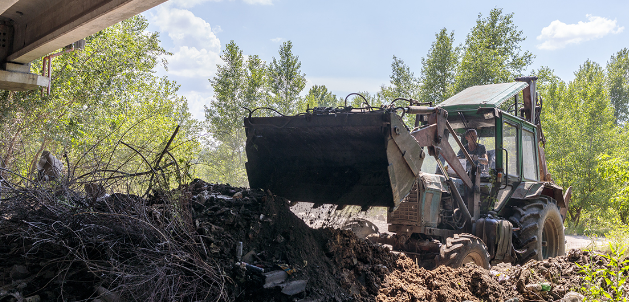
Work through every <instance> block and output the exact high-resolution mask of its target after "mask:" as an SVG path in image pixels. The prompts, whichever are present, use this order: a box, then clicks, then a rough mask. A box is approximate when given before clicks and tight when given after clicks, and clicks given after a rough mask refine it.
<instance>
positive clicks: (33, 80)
mask: <svg viewBox="0 0 629 302" xmlns="http://www.w3.org/2000/svg"><path fill="white" fill-rule="evenodd" d="M165 1H167V0H2V1H0V89H3V90H18V91H20V90H30V89H36V88H38V87H41V86H47V85H48V82H49V81H48V78H47V77H43V76H40V75H37V74H32V73H30V62H32V61H34V60H36V59H38V58H41V57H44V56H47V55H48V54H50V53H51V52H54V51H55V50H57V49H60V48H63V47H65V46H66V45H69V44H72V43H74V42H76V41H78V40H81V39H83V38H85V37H87V36H89V35H92V34H94V33H97V32H98V31H100V30H103V29H105V28H107V27H109V26H111V25H114V24H116V23H118V22H120V21H122V20H125V19H128V18H130V17H132V16H134V15H136V14H139V13H141V12H143V11H145V10H148V9H150V8H152V7H154V6H157V5H159V4H161V3H163V2H165Z"/></svg>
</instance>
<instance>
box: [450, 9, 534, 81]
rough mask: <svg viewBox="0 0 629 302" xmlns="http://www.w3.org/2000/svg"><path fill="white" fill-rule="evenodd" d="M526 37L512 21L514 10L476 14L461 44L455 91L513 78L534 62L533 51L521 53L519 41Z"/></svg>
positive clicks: (498, 10) (494, 10)
mask: <svg viewBox="0 0 629 302" xmlns="http://www.w3.org/2000/svg"><path fill="white" fill-rule="evenodd" d="M525 39H526V38H525V37H524V35H523V33H522V31H521V30H518V28H517V26H516V25H515V24H514V23H513V13H511V14H503V13H502V9H501V8H494V9H492V10H491V11H490V13H489V16H488V17H486V18H483V16H482V14H479V15H478V19H477V20H476V25H475V26H474V27H473V28H472V30H471V31H470V33H469V34H468V35H467V37H466V39H465V45H463V47H462V57H461V62H460V64H459V66H458V68H457V75H456V78H455V83H454V92H455V93H456V92H459V91H462V90H463V89H465V88H467V87H471V86H475V85H484V84H493V83H502V82H510V81H513V79H514V78H515V77H517V76H519V75H521V73H522V72H523V71H524V70H525V69H526V67H527V66H529V65H530V64H531V63H532V62H533V58H534V56H533V54H531V53H530V52H528V51H525V52H521V46H520V43H521V42H522V41H524V40H525Z"/></svg>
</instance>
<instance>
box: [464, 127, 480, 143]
mask: <svg viewBox="0 0 629 302" xmlns="http://www.w3.org/2000/svg"><path fill="white" fill-rule="evenodd" d="M463 137H465V139H466V140H467V142H468V143H470V142H474V143H476V140H477V139H478V133H476V129H467V131H465V135H464V136H463Z"/></svg>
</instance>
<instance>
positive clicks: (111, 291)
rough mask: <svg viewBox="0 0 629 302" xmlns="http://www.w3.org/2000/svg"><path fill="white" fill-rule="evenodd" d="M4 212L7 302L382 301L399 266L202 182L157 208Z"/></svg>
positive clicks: (119, 200) (20, 202) (24, 205)
mask: <svg viewBox="0 0 629 302" xmlns="http://www.w3.org/2000/svg"><path fill="white" fill-rule="evenodd" d="M0 211H1V212H0V213H2V219H0V269H1V272H2V273H0V301H2V302H4V301H12V299H13V300H16V301H19V300H21V299H22V298H24V297H35V296H37V297H38V298H40V299H42V300H44V301H52V300H59V299H61V300H69V301H74V300H90V299H97V298H98V299H101V300H107V299H105V297H115V298H119V299H121V300H143V301H165V300H174V299H176V300H182V301H188V300H205V299H210V300H236V301H282V300H286V301H289V300H290V301H292V300H295V299H305V298H307V299H318V300H321V301H356V300H358V301H362V300H373V298H374V296H375V295H376V294H377V292H378V290H379V284H380V283H381V282H382V279H383V278H384V276H385V275H386V274H388V273H389V272H390V271H389V270H390V269H391V267H393V266H394V264H395V260H396V258H397V256H396V255H394V254H391V253H389V252H388V250H387V249H385V248H383V247H381V246H377V245H374V244H372V243H370V242H367V241H364V240H360V239H358V238H357V237H356V236H355V235H354V234H353V233H352V232H350V231H343V230H334V229H317V230H315V229H311V228H309V227H308V226H307V225H306V224H305V223H304V222H303V221H302V220H300V219H299V218H297V217H296V216H295V215H294V214H293V213H292V212H291V211H290V209H289V207H288V201H287V200H285V199H282V198H279V197H276V196H273V195H272V194H270V192H263V191H261V190H248V189H244V188H235V187H231V186H229V185H223V184H209V183H206V182H203V181H201V180H195V181H194V182H192V183H191V184H190V185H188V186H186V187H182V188H180V189H179V190H175V191H172V192H156V193H155V194H153V195H151V196H149V197H148V198H146V199H144V198H140V197H138V196H133V195H126V194H112V195H109V196H105V197H101V198H98V199H95V200H93V199H90V198H87V197H85V195H84V194H80V193H77V192H71V191H69V190H66V191H63V190H57V191H51V190H41V189H37V190H35V189H33V190H31V189H22V190H20V191H12V192H8V193H5V200H4V201H3V202H2V204H0Z"/></svg>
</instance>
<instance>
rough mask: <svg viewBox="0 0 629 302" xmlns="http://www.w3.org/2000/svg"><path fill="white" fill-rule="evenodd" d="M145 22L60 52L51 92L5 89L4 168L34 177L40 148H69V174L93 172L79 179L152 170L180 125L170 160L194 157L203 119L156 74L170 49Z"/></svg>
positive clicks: (1, 136) (58, 151) (134, 21)
mask: <svg viewBox="0 0 629 302" xmlns="http://www.w3.org/2000/svg"><path fill="white" fill-rule="evenodd" d="M147 26H148V23H147V22H146V20H145V19H144V18H143V17H141V16H138V17H133V18H131V19H128V20H125V21H123V22H120V23H118V24H116V25H114V26H111V27H109V28H107V29H105V30H103V31H100V32H98V33H96V34H94V35H92V36H89V37H87V38H86V46H85V49H84V50H81V51H78V50H77V51H74V52H71V53H65V54H62V55H60V56H58V57H56V58H55V59H54V61H53V73H52V75H53V78H52V89H51V93H50V95H47V94H42V93H41V92H40V91H28V92H3V93H2V98H3V100H2V104H3V106H5V107H4V108H3V109H2V118H1V120H0V127H2V131H0V132H1V134H0V144H1V145H2V148H1V149H2V150H3V151H2V154H1V156H2V167H3V168H5V169H8V170H11V171H12V173H14V174H11V175H22V176H27V177H30V175H32V173H33V169H34V165H33V163H34V162H35V160H36V159H37V158H38V156H39V154H40V153H41V152H42V151H43V150H50V151H51V152H52V153H53V154H55V155H56V156H57V157H60V158H63V157H62V155H63V154H66V155H67V158H68V161H69V163H70V165H71V169H69V170H68V171H66V173H67V174H66V176H67V177H68V178H72V177H78V176H80V175H81V174H84V173H88V172H89V173H88V174H87V176H85V177H83V178H80V179H78V180H77V181H85V180H88V179H99V178H103V177H107V175H105V174H103V173H94V171H102V170H105V169H108V170H121V171H124V172H128V173H132V172H137V171H142V170H144V171H146V170H151V169H152V168H153V167H149V166H148V164H149V163H151V162H153V164H155V161H156V158H157V157H159V156H160V154H161V153H162V151H163V148H164V147H165V146H166V141H167V140H168V139H169V137H170V135H171V134H172V132H173V131H174V129H175V128H176V127H177V125H180V130H179V132H178V135H177V137H176V138H175V139H174V141H173V142H172V143H171V148H172V149H171V150H169V151H170V154H171V155H172V157H170V156H166V159H164V161H167V162H170V163H175V164H177V165H180V164H184V163H189V162H190V161H191V159H192V158H193V154H194V152H195V150H197V149H196V148H197V147H198V145H197V144H196V140H195V139H194V135H196V131H197V129H196V127H197V124H196V122H195V121H194V120H193V119H192V118H191V117H190V114H189V113H188V108H187V104H186V101H185V99H183V98H181V97H178V96H177V89H178V87H177V85H176V84H175V83H173V82H171V81H169V80H168V79H166V78H158V77H156V76H155V75H154V71H153V68H154V67H155V66H156V65H157V64H158V63H159V62H160V57H162V56H164V55H167V54H168V53H167V52H166V51H165V50H164V49H162V48H161V47H160V46H159V39H158V34H157V33H147V32H146V28H147ZM32 66H33V68H37V67H39V66H41V60H39V61H35V62H33V65H32ZM33 72H35V73H38V72H39V71H38V70H33ZM138 153H142V155H143V156H144V157H145V159H142V158H141V156H140V155H139V154H138ZM162 163H164V162H162ZM184 165H185V164H184ZM66 168H67V166H66ZM181 168H184V167H183V166H182V167H181ZM6 174H7V173H5V175H4V176H5V177H10V176H9V175H6Z"/></svg>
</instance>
